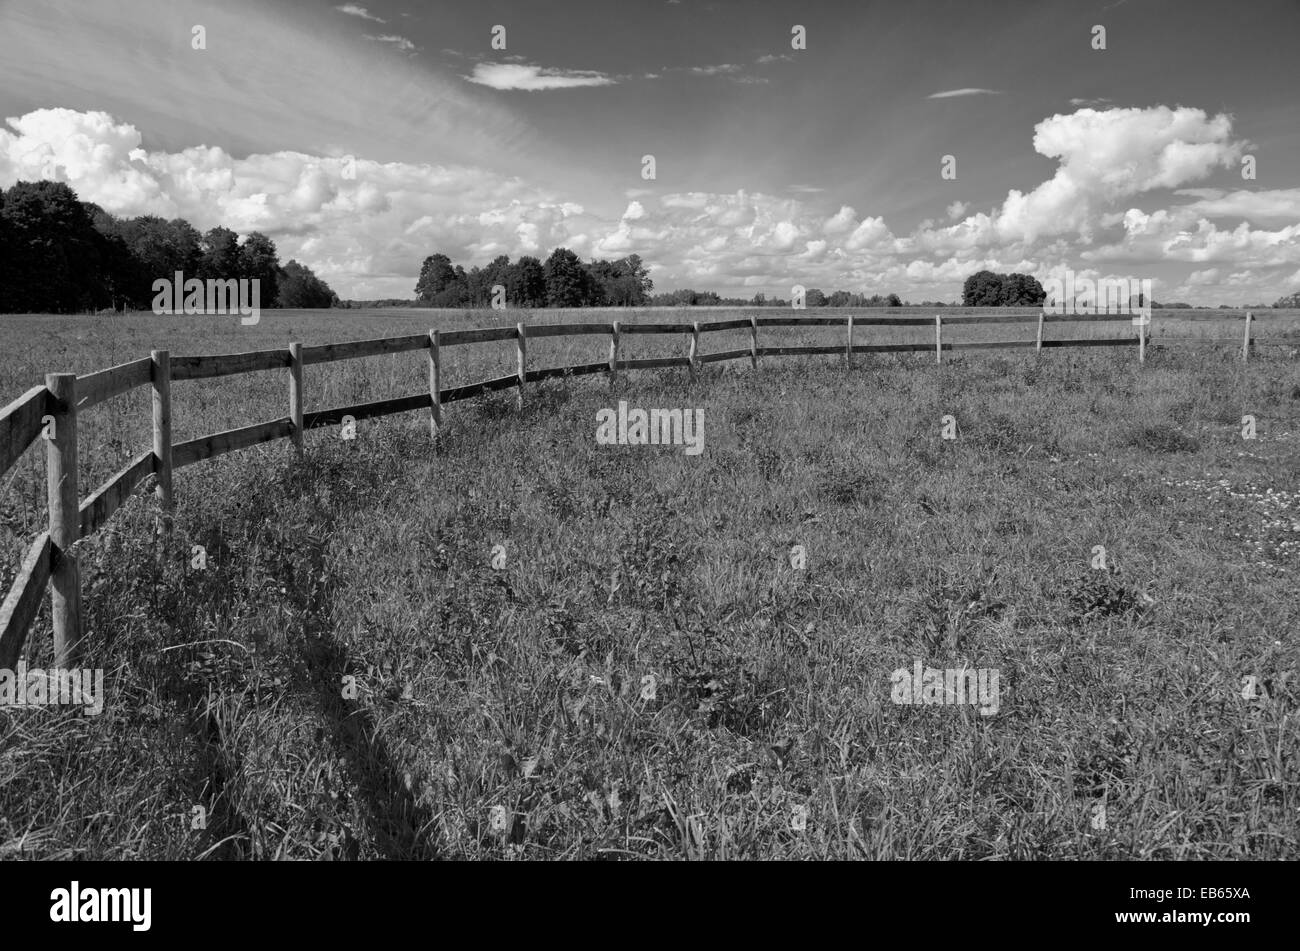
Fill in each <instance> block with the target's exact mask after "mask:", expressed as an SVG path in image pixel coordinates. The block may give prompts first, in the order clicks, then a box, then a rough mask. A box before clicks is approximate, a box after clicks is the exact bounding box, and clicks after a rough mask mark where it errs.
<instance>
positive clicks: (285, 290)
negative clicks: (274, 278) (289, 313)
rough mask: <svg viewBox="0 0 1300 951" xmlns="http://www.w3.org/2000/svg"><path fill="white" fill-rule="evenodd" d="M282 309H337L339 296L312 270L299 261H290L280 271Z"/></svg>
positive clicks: (279, 303) (280, 303)
mask: <svg viewBox="0 0 1300 951" xmlns="http://www.w3.org/2000/svg"><path fill="white" fill-rule="evenodd" d="M278 287H279V299H278V301H277V304H278V306H280V307H310V308H316V307H337V306H339V298H338V295H337V294H335V293H334V292H333V291H332V290H330V286H329V285H328V284H326V283H325V282H324V281H322V280H321V279H320V278H318V277H317V276H316V275H315V274H314V273H313V272H312V269H311V268H309V267H307V266H306V265H305V264H299V263H298V262H297V261H290V262H289V263H288V264H286V265H285V266H284V268H283V269H281V271H280V275H279V281H278Z"/></svg>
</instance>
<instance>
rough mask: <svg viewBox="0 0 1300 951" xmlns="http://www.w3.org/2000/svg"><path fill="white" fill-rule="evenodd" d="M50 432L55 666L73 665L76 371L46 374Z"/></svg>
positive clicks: (77, 604) (76, 634) (77, 596)
mask: <svg viewBox="0 0 1300 951" xmlns="http://www.w3.org/2000/svg"><path fill="white" fill-rule="evenodd" d="M45 387H46V389H48V390H49V391H50V396H51V399H50V416H51V419H52V424H53V431H52V432H51V431H50V430H49V429H48V428H47V430H46V434H45V435H46V440H47V441H46V451H45V471H46V477H47V478H46V484H47V489H48V499H49V507H50V543H51V545H52V546H53V548H52V553H51V557H52V559H53V568H52V570H51V572H50V614H51V616H52V618H53V620H54V666H55V667H72V666H75V664H76V661H77V659H78V653H79V651H78V648H77V642H78V641H80V640H81V572H80V571H79V570H78V567H77V559H76V557H75V556H74V555H73V554H72V553H71V548H72V546H73V545H74V544H76V542H77V538H78V536H79V535H80V530H81V514H80V512H79V508H80V505H81V497H80V494H79V493H78V491H77V375H76V374H75V373H50V374H47V375H46V377H45Z"/></svg>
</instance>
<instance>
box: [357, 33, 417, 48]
mask: <svg viewBox="0 0 1300 951" xmlns="http://www.w3.org/2000/svg"><path fill="white" fill-rule="evenodd" d="M365 36H366V39H368V40H374V41H375V42H376V43H392V44H393V45H394V46H396V47H397V48H398V49H399V50H401V51H402V52H403V53H413V52H415V44H414V43H412V42H411V41H410V40H408V39H407V38H406V37H404V36H394V35H392V34H386V35H384V36H371V35H370V34H369V33H367V34H366V35H365Z"/></svg>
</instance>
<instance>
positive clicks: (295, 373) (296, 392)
mask: <svg viewBox="0 0 1300 951" xmlns="http://www.w3.org/2000/svg"><path fill="white" fill-rule="evenodd" d="M302 399H303V396H302V344H301V343H291V344H289V419H290V420H291V421H292V422H293V437H292V438H293V450H294V452H295V453H297V455H298V458H299V459H301V458H302V457H303V432H302V416H303V411H302Z"/></svg>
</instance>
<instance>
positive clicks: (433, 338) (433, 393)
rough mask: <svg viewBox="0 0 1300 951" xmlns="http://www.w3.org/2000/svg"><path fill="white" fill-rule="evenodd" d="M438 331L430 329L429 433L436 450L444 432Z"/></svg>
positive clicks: (440, 353)
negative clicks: (440, 436)
mask: <svg viewBox="0 0 1300 951" xmlns="http://www.w3.org/2000/svg"><path fill="white" fill-rule="evenodd" d="M439 347H440V345H439V343H438V331H436V330H430V331H429V433H430V435H431V436H432V437H433V448H434V449H435V450H436V449H437V448H438V443H439V438H438V437H439V435H440V434H441V433H442V352H441V350H440V349H439Z"/></svg>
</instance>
